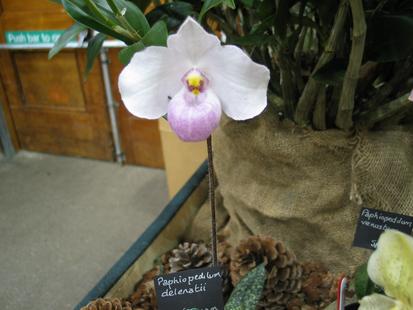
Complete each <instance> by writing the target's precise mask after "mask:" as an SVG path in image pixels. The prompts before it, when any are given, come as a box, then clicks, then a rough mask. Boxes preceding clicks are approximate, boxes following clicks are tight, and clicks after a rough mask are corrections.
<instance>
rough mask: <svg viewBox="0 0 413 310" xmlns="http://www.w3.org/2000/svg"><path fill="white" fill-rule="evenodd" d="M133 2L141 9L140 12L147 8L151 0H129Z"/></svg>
mask: <svg viewBox="0 0 413 310" xmlns="http://www.w3.org/2000/svg"><path fill="white" fill-rule="evenodd" d="M130 1H131V2H133V3H134V4H135V5H136V6H137V7H138V8H140V9H141V11H142V12H145V10H146V9H147V8H148V6H149V4H151V2H152V0H130Z"/></svg>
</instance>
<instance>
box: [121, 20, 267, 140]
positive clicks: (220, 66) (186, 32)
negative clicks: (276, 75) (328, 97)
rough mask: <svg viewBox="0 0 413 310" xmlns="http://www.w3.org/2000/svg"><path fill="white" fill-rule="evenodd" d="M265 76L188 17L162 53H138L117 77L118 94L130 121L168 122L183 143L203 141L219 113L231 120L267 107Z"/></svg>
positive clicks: (160, 49) (151, 50)
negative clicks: (161, 118) (139, 118)
mask: <svg viewBox="0 0 413 310" xmlns="http://www.w3.org/2000/svg"><path fill="white" fill-rule="evenodd" d="M269 79H270V73H269V70H268V69H267V68H266V67H265V66H263V65H259V64H257V63H255V62H253V61H252V60H251V59H250V58H249V57H248V56H247V55H246V54H245V53H244V52H243V51H242V50H241V49H240V48H238V47H236V46H233V45H226V46H222V45H221V44H220V41H219V40H218V38H217V37H216V36H215V35H212V34H209V33H207V32H206V31H205V30H204V29H203V28H202V27H201V26H200V25H199V24H198V23H197V22H196V21H195V20H193V19H192V18H191V17H188V18H187V19H186V20H185V22H184V23H183V24H182V26H181V27H180V28H179V30H178V32H177V33H176V34H173V35H170V36H169V37H168V40H167V47H161V46H150V47H147V48H146V49H144V50H143V51H141V52H137V53H136V54H135V55H134V56H133V58H132V59H131V61H130V63H129V64H128V65H127V66H126V67H125V68H124V69H123V71H122V72H121V74H120V76H119V90H120V94H121V96H122V100H123V102H124V104H125V106H126V108H127V109H128V110H129V112H131V113H132V114H133V115H135V116H138V117H141V118H147V119H157V118H160V117H162V116H163V115H165V114H167V115H168V122H169V124H170V126H171V128H172V129H173V131H175V133H176V134H177V135H178V136H179V137H180V138H181V139H182V140H184V141H201V140H205V139H207V138H208V137H209V136H210V135H211V133H212V132H213V130H214V129H215V128H216V127H217V126H218V125H219V120H220V117H221V110H222V111H223V112H224V113H225V114H226V115H227V116H229V117H230V118H232V119H234V120H246V119H250V118H253V117H255V116H257V115H258V114H260V113H261V112H262V111H263V110H264V108H265V107H266V105H267V86H268V81H269Z"/></svg>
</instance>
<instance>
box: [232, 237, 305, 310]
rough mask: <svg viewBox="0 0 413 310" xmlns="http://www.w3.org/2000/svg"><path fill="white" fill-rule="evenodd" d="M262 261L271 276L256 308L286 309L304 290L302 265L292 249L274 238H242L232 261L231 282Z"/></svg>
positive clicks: (237, 280) (234, 282)
mask: <svg viewBox="0 0 413 310" xmlns="http://www.w3.org/2000/svg"><path fill="white" fill-rule="evenodd" d="M262 263H263V264H264V265H265V268H266V269H267V272H268V276H267V280H266V283H265V286H264V291H263V295H262V297H261V300H260V302H259V304H258V307H257V309H275V310H277V309H285V308H286V305H287V303H288V302H289V300H290V299H291V298H292V297H294V295H295V294H296V293H297V292H299V291H300V289H301V278H302V267H301V265H300V264H299V263H298V262H297V261H296V257H295V255H294V254H293V253H292V252H291V251H289V250H287V249H286V247H285V246H284V245H283V244H282V243H281V242H276V241H275V240H274V239H272V238H271V237H264V236H251V237H249V238H247V239H245V240H243V241H241V243H240V244H239V246H238V247H237V248H236V249H235V251H234V253H233V256H232V260H231V279H232V284H233V285H234V286H235V285H236V284H237V283H238V282H239V281H240V280H241V278H242V277H244V276H245V275H246V274H247V273H248V272H249V271H250V270H252V269H253V268H255V267H256V266H258V265H260V264H262Z"/></svg>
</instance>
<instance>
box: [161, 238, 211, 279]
mask: <svg viewBox="0 0 413 310" xmlns="http://www.w3.org/2000/svg"><path fill="white" fill-rule="evenodd" d="M162 261H163V262H164V268H165V269H164V270H165V272H166V273H173V272H178V271H183V270H188V269H193V268H202V267H208V266H210V265H211V263H212V255H211V252H210V250H209V248H208V247H207V245H206V244H205V243H204V242H199V243H195V242H184V243H181V244H179V245H178V247H177V248H175V249H173V250H171V251H170V252H168V253H167V254H165V256H164V258H163V259H162Z"/></svg>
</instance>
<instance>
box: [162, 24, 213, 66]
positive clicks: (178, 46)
mask: <svg viewBox="0 0 413 310" xmlns="http://www.w3.org/2000/svg"><path fill="white" fill-rule="evenodd" d="M167 44H168V48H170V49H173V50H175V51H177V52H178V53H180V54H181V55H182V56H183V57H185V58H186V60H187V61H188V62H189V66H190V68H192V67H196V66H197V65H198V63H199V61H200V60H201V59H202V58H203V56H204V55H205V54H206V53H207V52H208V51H209V50H211V49H213V48H215V47H219V46H220V42H219V40H218V38H217V37H216V36H215V35H212V34H209V33H208V32H206V31H205V30H204V28H202V26H201V25H199V24H198V23H197V22H196V21H195V20H194V19H193V18H191V17H188V18H187V19H186V20H185V21H184V23H183V24H182V25H181V27H180V28H179V30H178V32H177V33H176V34H174V35H171V36H169V37H168V43H167Z"/></svg>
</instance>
